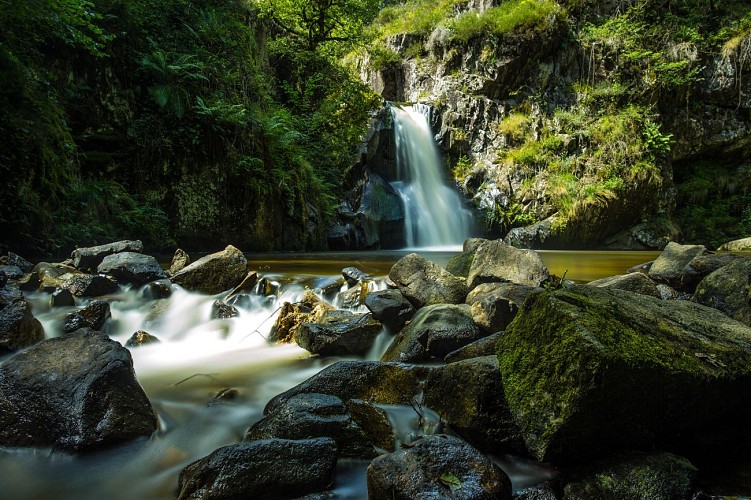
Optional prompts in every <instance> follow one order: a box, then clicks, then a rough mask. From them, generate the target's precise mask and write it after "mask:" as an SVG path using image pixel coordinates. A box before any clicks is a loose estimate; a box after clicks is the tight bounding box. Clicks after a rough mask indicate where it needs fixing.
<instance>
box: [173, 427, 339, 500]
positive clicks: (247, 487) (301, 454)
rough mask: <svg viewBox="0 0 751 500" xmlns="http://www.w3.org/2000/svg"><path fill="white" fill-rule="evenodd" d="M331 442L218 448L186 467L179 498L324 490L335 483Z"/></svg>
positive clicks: (280, 442)
mask: <svg viewBox="0 0 751 500" xmlns="http://www.w3.org/2000/svg"><path fill="white" fill-rule="evenodd" d="M336 459H337V450H336V443H335V442H334V440H333V439H329V438H317V439H302V440H297V441H292V440H286V439H262V440H258V441H249V442H246V443H240V444H235V445H230V446H225V447H223V448H219V449H218V450H215V451H214V452H213V453H211V454H210V455H208V456H207V457H204V458H202V459H200V460H197V461H195V462H193V463H191V464H189V465H188V466H186V467H185V468H184V469H183V470H182V471H181V472H180V477H179V479H178V486H177V497H178V498H179V499H183V500H184V499H204V498H237V499H239V498H264V499H269V500H272V499H279V500H283V499H288V498H295V497H298V496H302V495H305V494H307V493H314V492H316V491H321V490H325V489H326V488H328V487H330V486H331V484H332V482H333V480H334V471H335V468H336Z"/></svg>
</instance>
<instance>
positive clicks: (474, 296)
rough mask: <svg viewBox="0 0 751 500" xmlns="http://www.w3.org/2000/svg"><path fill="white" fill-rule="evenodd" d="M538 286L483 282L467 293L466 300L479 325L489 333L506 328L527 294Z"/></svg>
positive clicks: (473, 317)
mask: <svg viewBox="0 0 751 500" xmlns="http://www.w3.org/2000/svg"><path fill="white" fill-rule="evenodd" d="M536 290H539V288H537V287H532V286H527V285H519V284H517V283H483V284H481V285H478V286H477V287H476V288H475V289H474V290H472V291H471V292H469V295H467V299H466V302H467V304H468V305H469V306H470V310H471V311H472V319H474V321H475V323H476V324H477V326H479V327H480V328H482V329H483V330H485V331H486V332H488V333H495V332H498V331H501V330H503V329H505V328H506V326H507V325H508V324H509V323H511V321H513V319H514V317H515V316H516V313H517V312H518V311H519V308H520V307H521V305H522V304H524V301H525V300H526V299H527V296H528V295H529V294H531V293H532V292H534V291H536Z"/></svg>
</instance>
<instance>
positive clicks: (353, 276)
mask: <svg viewBox="0 0 751 500" xmlns="http://www.w3.org/2000/svg"><path fill="white" fill-rule="evenodd" d="M342 276H344V280H345V281H346V282H347V284H348V285H349V286H355V285H357V284H358V283H362V282H363V281H367V280H369V279H370V276H368V275H367V274H365V273H364V272H362V271H360V270H359V269H357V268H356V267H345V268H344V269H342Z"/></svg>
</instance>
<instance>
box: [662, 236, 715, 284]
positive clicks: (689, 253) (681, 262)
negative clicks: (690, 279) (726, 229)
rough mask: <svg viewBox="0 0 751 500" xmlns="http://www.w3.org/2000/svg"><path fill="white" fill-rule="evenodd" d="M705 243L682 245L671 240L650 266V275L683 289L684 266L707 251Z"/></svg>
mask: <svg viewBox="0 0 751 500" xmlns="http://www.w3.org/2000/svg"><path fill="white" fill-rule="evenodd" d="M706 251H707V249H706V248H705V247H704V245H680V244H678V243H675V242H674V241H671V242H670V243H668V245H667V246H666V247H665V249H664V250H663V251H662V253H661V254H660V256H659V257H657V259H656V260H655V261H654V262H653V263H652V267H650V268H649V277H650V278H652V279H653V280H654V281H656V282H658V283H664V284H666V285H670V286H671V287H673V288H675V289H677V290H681V279H682V278H683V268H685V267H686V265H687V264H688V263H690V262H691V261H692V260H693V259H694V257H698V256H699V255H702V254H704V253H706Z"/></svg>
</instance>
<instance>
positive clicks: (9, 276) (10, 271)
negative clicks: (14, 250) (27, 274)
mask: <svg viewBox="0 0 751 500" xmlns="http://www.w3.org/2000/svg"><path fill="white" fill-rule="evenodd" d="M0 272H2V273H3V274H4V275H5V281H6V283H7V281H8V280H19V279H21V278H23V271H22V270H21V268H20V267H18V266H8V265H0Z"/></svg>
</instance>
